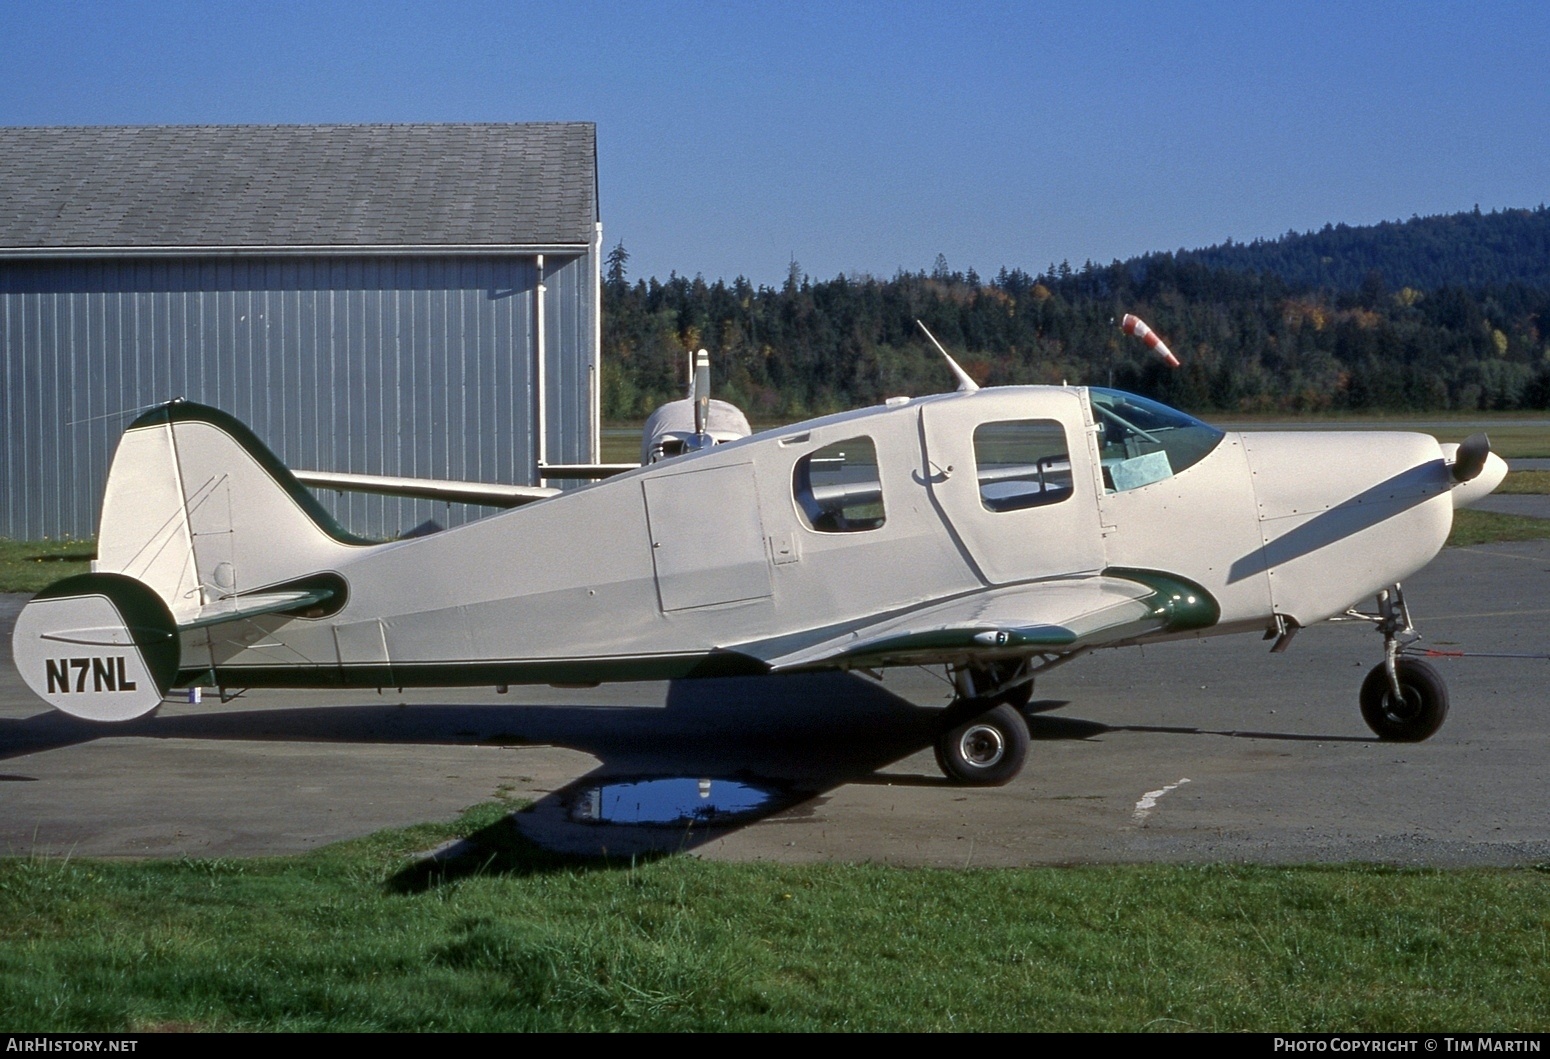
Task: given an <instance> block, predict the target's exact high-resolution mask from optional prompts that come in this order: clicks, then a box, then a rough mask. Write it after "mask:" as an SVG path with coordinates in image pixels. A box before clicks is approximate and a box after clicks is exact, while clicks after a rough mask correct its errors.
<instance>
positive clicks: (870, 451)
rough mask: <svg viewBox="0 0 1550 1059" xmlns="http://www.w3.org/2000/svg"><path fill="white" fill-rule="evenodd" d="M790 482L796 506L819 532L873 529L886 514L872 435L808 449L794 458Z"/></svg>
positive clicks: (880, 524) (879, 524) (850, 531)
mask: <svg viewBox="0 0 1550 1059" xmlns="http://www.w3.org/2000/svg"><path fill="white" fill-rule="evenodd" d="M791 484H792V492H793V495H794V496H795V498H796V503H797V509H798V510H799V511H801V512H802V517H803V518H804V519H806V520H807V524H808V525H809V526H811V527H812V528H813V529H815V530H817V531H819V532H820V533H856V532H859V531H862V530H874V529H877V528H879V527H880V526H882V524H883V522H884V519H885V517H886V516H885V515H884V512H883V483H882V480H881V478H880V477H879V476H878V473H877V446H876V445H875V444H873V442H872V439H871V438H868V437H857V438H847V439H846V440H844V441H838V442H835V443H834V444H833V445H825V446H824V447H823V448H821V449H819V450H817V451H816V452H810V453H808V454H807V455H806V456H803V457H802V458H801V459H800V460H798V461H797V464H796V468H795V470H794V471H793V473H792V483H791Z"/></svg>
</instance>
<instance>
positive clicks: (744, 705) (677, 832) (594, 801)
mask: <svg viewBox="0 0 1550 1059" xmlns="http://www.w3.org/2000/svg"><path fill="white" fill-rule="evenodd" d="M518 694H520V691H518ZM1065 705H1067V703H1066V702H1064V701H1060V700H1043V701H1036V702H1034V703H1032V704H1030V706H1029V708H1028V711H1027V712H1028V714H1029V718H1028V719H1029V728H1030V735H1031V736H1032V738H1033V739H1034V740H1035V741H1052V740H1083V739H1091V738H1095V737H1098V736H1101V735H1103V734H1105V733H1107V732H1112V731H1121V730H1123V731H1146V732H1167V733H1172V734H1198V735H1208V736H1229V737H1246V738H1256V739H1276V738H1282V739H1299V740H1300V739H1318V740H1321V741H1328V740H1329V739H1330V738H1332V737H1325V736H1306V735H1294V734H1291V733H1286V734H1277V733H1266V732H1252V733H1251V732H1225V731H1207V730H1203V729H1183V728H1157V727H1147V726H1126V727H1123V728H1116V727H1112V726H1109V725H1104V724H1101V723H1098V722H1095V721H1088V720H1083V719H1079V718H1071V717H1051V716H1042V714H1044V713H1045V712H1046V711H1048V710H1052V709H1058V708H1059V707H1061V706H1065ZM211 706H212V712H210V713H207V714H189V715H180V716H166V717H156V716H152V717H148V718H143V719H140V720H137V721H132V722H128V723H125V724H115V725H97V724H91V723H89V722H85V721H79V720H76V719H74V718H71V717H68V716H66V715H64V714H61V713H58V712H56V711H52V710H50V711H47V712H45V713H42V714H39V715H36V716H33V717H29V718H26V719H22V720H6V721H0V759H5V758H10V757H16V756H20V755H24V754H32V753H38V752H41V751H45V750H52V749H59V748H62V747H67V746H72V745H77V744H81V743H88V742H91V741H93V740H96V739H99V738H104V737H124V736H128V737H138V738H152V739H196V740H243V741H266V740H275V741H285V742H302V743H308V742H310V743H319V742H341V743H367V744H420V745H431V744H450V745H478V744H484V745H489V744H498V745H505V746H521V745H552V746H559V747H566V748H569V749H573V750H578V751H581V752H584V753H587V754H590V755H592V756H594V757H596V758H597V759H598V760H599V762H600V764H599V766H598V767H597V768H595V769H593V770H592V771H590V772H588V773H587V774H585V775H583V776H580V777H578V778H577V779H575V780H573V781H571V782H570V783H568V784H566V785H565V786H563V787H561V788H560V789H558V790H556V791H553V792H551V793H550V794H548V795H546V796H544V797H543V798H541V799H539V801H538V802H536V803H535V804H534V805H532V806H531V807H529V808H527V809H524V810H522V811H520V812H518V813H515V814H513V815H512V816H511V817H510V818H508V819H509V821H510V825H507V824H502V825H499V826H498V827H497V828H496V829H487V830H488V833H486V834H481V835H475V836H471V837H470V839H469V840H468V841H467V842H466V844H465V845H463V846H461V847H459V848H458V849H455V850H451V851H444V853H443V854H442V856H441V861H440V865H439V867H438V869H437V870H438V871H441V872H443V873H445V872H451V871H455V870H456V869H455V868H454V863H453V862H457V863H461V864H472V863H480V864H487V862H488V861H489V859H490V856H491V855H493V854H492V852H491V851H496V852H498V851H499V850H502V849H505V848H506V846H507V844H509V836H507V835H505V833H504V831H502V830H501V829H502V828H504V829H505V831H509V830H510V829H511V826H514V827H515V830H516V832H517V833H518V834H519V835H520V836H521V837H522V839H524V840H526V841H527V842H531V843H532V844H534V845H536V846H538V847H540V848H541V849H543V850H547V851H550V852H551V853H553V854H559V855H562V856H569V857H574V856H589V857H606V858H609V859H612V860H615V861H617V860H618V859H619V858H623V859H624V860H625V862H628V859H629V858H631V857H638V856H642V855H654V854H663V853H671V852H680V851H685V850H690V849H693V848H696V847H698V846H701V845H703V844H705V843H706V842H710V841H713V840H715V839H717V838H719V837H722V836H724V835H726V834H728V833H729V832H730V831H733V830H735V829H737V828H740V827H744V826H746V825H748V824H750V823H753V822H755V821H757V820H760V819H764V818H766V817H769V816H771V815H774V814H776V813H780V812H784V811H788V810H793V809H796V810H798V811H800V809H799V807H801V806H804V805H809V806H810V805H812V804H813V803H814V802H815V800H816V799H819V798H821V797H822V796H823V795H824V794H825V793H826V792H828V791H831V790H833V789H834V788H836V787H838V786H841V785H843V784H847V783H892V784H911V785H920V786H935V785H940V784H944V783H946V782H947V781H946V780H945V779H943V778H942V777H941V776H939V775H937V774H936V773H935V771H934V770H932V771H931V772H930V773H929V774H921V773H920V772H919V770H914V769H907V770H902V771H901V770H888V771H884V770H886V769H887V768H888V766H889V765H891V764H893V763H894V762H897V761H899V760H900V759H902V758H905V757H909V756H910V755H912V754H915V753H916V752H918V751H920V750H923V749H925V748H927V747H929V746H930V745H931V743H932V737H933V735H934V732H935V728H936V723H937V719H938V717H939V716H940V711H939V709H937V708H935V707H930V706H925V707H922V706H917V705H915V704H913V703H911V702H909V701H907V700H905V699H903V698H900V697H899V696H897V695H894V694H892V693H890V692H888V691H887V690H885V689H884V688H883V687H881V686H879V685H878V684H876V683H873V682H871V681H868V680H864V679H862V678H860V677H857V676H853V675H850V674H842V673H816V674H797V675H783V676H762V677H726V678H713V679H700V680H684V681H674V682H672V683H670V684H669V685H668V692H667V696H666V700H665V702H661V703H660V704H658V702H648V703H643V704H642V705H640V706H586V705H578V706H553V705H529V704H522V703H521V702H520V700H518V701H517V702H514V703H511V704H507V703H499V704H449V705H404V704H400V703H391V702H384V703H382V704H380V705H378V704H370V705H349V706H324V705H319V706H294V707H285V708H281V709H255V708H252V707H251V706H249V707H246V708H243V709H237V710H230V709H228V710H222V709H221V707H220V706H219V704H215V703H212V704H211ZM4 778H5V779H7V780H18V781H20V780H24V779H27V778H28V777H23V776H10V775H8V776H6V777H4ZM498 859H499V858H498ZM507 859H509V858H507ZM512 863H513V864H515V862H514V861H513V862H512Z"/></svg>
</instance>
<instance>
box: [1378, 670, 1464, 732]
mask: <svg viewBox="0 0 1550 1059" xmlns="http://www.w3.org/2000/svg"><path fill="white" fill-rule="evenodd" d="M1394 672H1395V675H1396V676H1397V677H1399V692H1400V694H1399V697H1398V698H1395V696H1394V689H1393V688H1392V687H1391V686H1390V685H1389V675H1388V673H1387V672H1386V671H1385V670H1384V668H1383V666H1381V665H1378V666H1375V667H1374V668H1373V670H1372V672H1370V673H1368V674H1367V679H1366V680H1364V681H1362V694H1361V703H1362V719H1363V720H1364V721H1366V722H1367V727H1369V728H1371V729H1372V730H1373V731H1374V732H1376V733H1377V735H1378V738H1379V739H1383V740H1387V741H1390V742H1395V743H1419V742H1421V740H1423V739H1427V738H1430V737H1431V736H1432V735H1434V734H1435V733H1436V731H1437V729H1439V728H1441V727H1442V722H1443V721H1444V720H1445V719H1446V718H1447V716H1448V687H1447V685H1446V684H1444V683H1443V681H1442V677H1441V676H1439V675H1438V673H1437V671H1436V670H1435V669H1433V668H1432V667H1431V666H1429V665H1427V664H1426V663H1425V662H1422V661H1421V660H1420V659H1418V658H1400V659H1398V660H1396V661H1395V663H1394Z"/></svg>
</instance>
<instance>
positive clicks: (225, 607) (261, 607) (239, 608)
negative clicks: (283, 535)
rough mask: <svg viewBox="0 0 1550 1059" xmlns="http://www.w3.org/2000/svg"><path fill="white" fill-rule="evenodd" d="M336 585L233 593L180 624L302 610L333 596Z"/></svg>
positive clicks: (199, 625)
mask: <svg viewBox="0 0 1550 1059" xmlns="http://www.w3.org/2000/svg"><path fill="white" fill-rule="evenodd" d="M334 596H335V592H334V591H333V589H329V588H316V589H311V590H306V591H294V592H260V593H255V594H253V595H249V596H231V597H229V598H227V599H218V600H216V601H215V602H214V603H208V604H206V605H205V606H203V607H200V608H199V613H198V614H197V615H195V616H194V618H193V619H192V620H191V621H184V622H180V623H179V624H178V628H179V629H184V630H186V629H203V628H207V627H208V626H211V625H223V624H225V623H226V622H229V621H239V620H241V619H243V618H256V617H258V616H259V615H260V614H279V613H282V612H289V611H296V610H302V609H303V608H305V607H310V606H317V605H319V604H324V603H327V602H329V601H330V600H332V599H333V598H334Z"/></svg>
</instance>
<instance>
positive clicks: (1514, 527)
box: [1448, 507, 1550, 548]
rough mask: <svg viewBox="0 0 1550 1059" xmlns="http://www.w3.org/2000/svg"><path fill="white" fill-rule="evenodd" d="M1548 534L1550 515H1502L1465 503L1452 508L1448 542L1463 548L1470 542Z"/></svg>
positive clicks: (1538, 537)
mask: <svg viewBox="0 0 1550 1059" xmlns="http://www.w3.org/2000/svg"><path fill="white" fill-rule="evenodd" d="M1547 537H1550V519H1543V518H1529V517H1528V516H1526V515H1502V514H1498V513H1497V512H1495V511H1476V510H1475V509H1474V508H1467V507H1466V508H1461V509H1459V510H1458V511H1455V512H1453V531H1452V532H1451V533H1449V534H1448V543H1449V544H1450V545H1453V546H1454V547H1458V548H1464V547H1468V546H1470V545H1473V544H1491V543H1494V542H1496V541H1538V540H1544V539H1546V538H1547Z"/></svg>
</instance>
